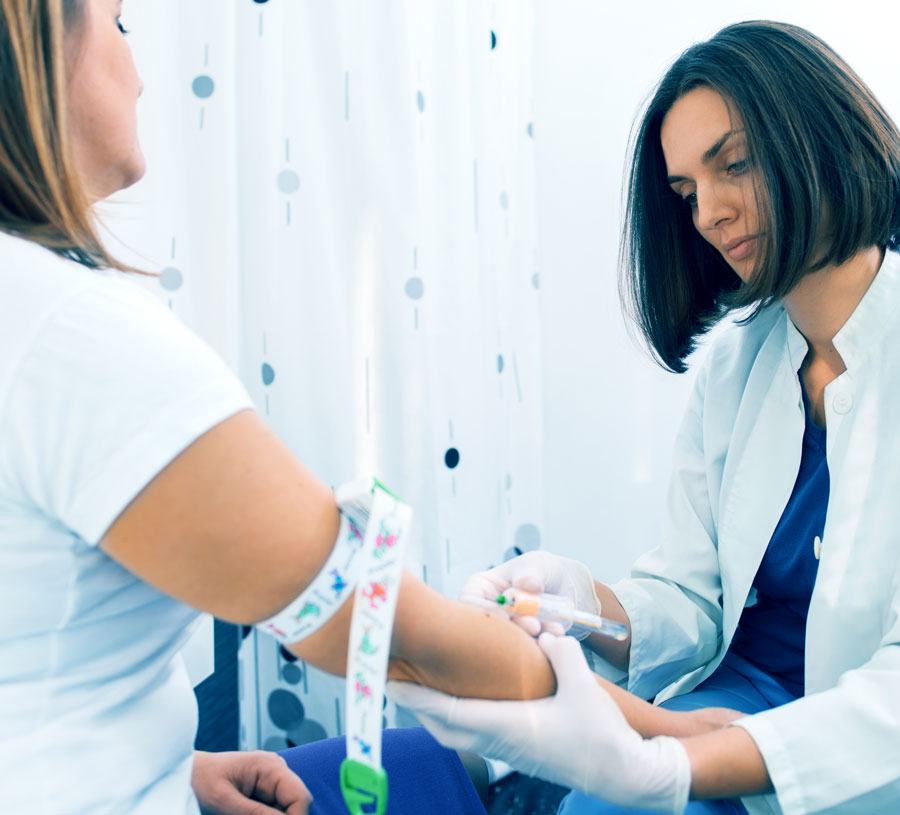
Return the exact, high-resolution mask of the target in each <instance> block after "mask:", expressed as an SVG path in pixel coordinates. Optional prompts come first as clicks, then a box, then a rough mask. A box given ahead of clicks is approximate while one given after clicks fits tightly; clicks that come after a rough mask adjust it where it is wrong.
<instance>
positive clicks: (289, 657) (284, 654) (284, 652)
mask: <svg viewBox="0 0 900 815" xmlns="http://www.w3.org/2000/svg"><path fill="white" fill-rule="evenodd" d="M278 650H279V651H280V652H281V658H282V659H283V660H284V661H285V662H296V661H297V656H296V655H295V654H292V653H291V652H290V651H288V649H287V648H285V647H284V646H283V645H279V646H278Z"/></svg>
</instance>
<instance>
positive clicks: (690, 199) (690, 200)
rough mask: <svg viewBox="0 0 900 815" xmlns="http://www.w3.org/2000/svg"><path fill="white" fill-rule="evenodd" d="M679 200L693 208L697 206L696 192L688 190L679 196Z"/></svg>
mask: <svg viewBox="0 0 900 815" xmlns="http://www.w3.org/2000/svg"><path fill="white" fill-rule="evenodd" d="M681 202H682V203H683V204H684V205H685V206H688V207H690V208H691V209H694V207H696V206H697V193H695V192H689V193H688V194H687V195H682V196H681Z"/></svg>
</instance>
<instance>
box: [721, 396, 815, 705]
mask: <svg viewBox="0 0 900 815" xmlns="http://www.w3.org/2000/svg"><path fill="white" fill-rule="evenodd" d="M801 390H802V391H803V407H804V411H805V414H806V428H805V430H804V432H803V452H802V457H801V459H800V471H799V472H798V473H797V481H796V482H795V484H794V490H793V492H792V493H791V497H790V498H789V499H788V502H787V506H786V507H785V508H784V512H783V513H782V515H781V520H780V521H779V522H778V526H777V527H776V528H775V532H774V533H772V538H771V540H770V541H769V546H768V548H767V549H766V553H765V555H764V556H763V559H762V563H760V566H759V570H758V571H757V573H756V577H755V578H754V579H753V586H754V587H755V588H756V591H757V600H758V602H757V603H756V605H754V606H750V607H748V608H745V609H744V611H743V613H742V614H741V619H740V621H739V622H738V628H737V631H736V632H735V635H734V639H733V640H732V642H731V647H730V648H729V652H734V653H736V654H739V655H740V656H742V657H744V658H745V659H747V660H749V661H750V662H751V663H753V664H754V665H755V666H756V667H758V668H760V669H761V670H763V671H765V672H766V673H767V674H769V675H770V676H771V677H773V678H774V679H775V680H776V681H777V682H778V683H779V684H780V685H782V687H784V688H785V690H787V691H788V692H790V693H791V694H792V695H793V696H794V697H800V696H803V688H804V675H803V667H804V655H805V646H806V615H807V612H808V610H809V601H810V598H811V597H812V591H813V586H814V585H815V582H816V572H817V570H818V567H819V561H818V559H817V558H816V554H815V548H814V541H815V539H816V537H819V538H821V537H822V532H823V530H824V529H825V513H826V510H827V509H828V490H829V478H828V462H827V461H826V459H825V430H824V429H823V428H821V427H819V426H818V425H816V424H815V422H813V420H812V415H811V410H810V405H809V399H808V398H807V396H806V390H805V389H803V388H802V382H801Z"/></svg>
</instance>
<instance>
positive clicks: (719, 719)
mask: <svg viewBox="0 0 900 815" xmlns="http://www.w3.org/2000/svg"><path fill="white" fill-rule="evenodd" d="M672 712H673V713H678V715H679V716H684V717H686V721H687V722H688V724H687V728H688V730H689V731H690V732H686V733H685V734H684V735H686V736H700V735H702V734H703V733H711V732H712V731H713V730H719V729H720V728H723V727H725V726H726V725H729V724H731V723H732V722H733V721H735V719H741V718H743V717H744V716H746V715H747V714H746V713H741V712H740V711H738V710H731V709H729V708H727V707H702V708H700V709H699V710H686V711H683V712H679V711H672Z"/></svg>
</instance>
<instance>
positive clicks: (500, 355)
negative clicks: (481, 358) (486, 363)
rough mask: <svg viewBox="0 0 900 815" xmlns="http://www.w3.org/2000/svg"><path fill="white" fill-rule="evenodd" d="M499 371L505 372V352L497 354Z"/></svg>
mask: <svg viewBox="0 0 900 815" xmlns="http://www.w3.org/2000/svg"><path fill="white" fill-rule="evenodd" d="M497 373H498V374H502V373H503V354H497Z"/></svg>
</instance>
